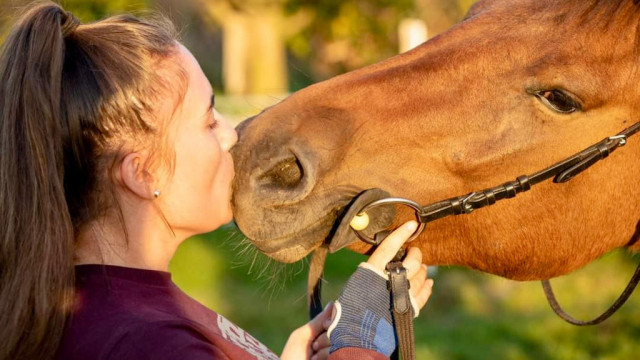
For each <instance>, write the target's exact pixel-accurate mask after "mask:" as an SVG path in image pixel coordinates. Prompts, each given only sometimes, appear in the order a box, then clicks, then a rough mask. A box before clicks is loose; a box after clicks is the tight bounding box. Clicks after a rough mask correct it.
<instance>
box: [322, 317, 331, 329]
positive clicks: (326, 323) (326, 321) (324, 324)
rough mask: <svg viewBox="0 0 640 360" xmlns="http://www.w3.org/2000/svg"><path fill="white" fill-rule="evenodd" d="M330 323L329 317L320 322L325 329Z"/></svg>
mask: <svg viewBox="0 0 640 360" xmlns="http://www.w3.org/2000/svg"><path fill="white" fill-rule="evenodd" d="M329 325H331V319H327V320H325V321H324V322H323V323H322V326H323V327H324V328H325V329H326V328H328V327H329Z"/></svg>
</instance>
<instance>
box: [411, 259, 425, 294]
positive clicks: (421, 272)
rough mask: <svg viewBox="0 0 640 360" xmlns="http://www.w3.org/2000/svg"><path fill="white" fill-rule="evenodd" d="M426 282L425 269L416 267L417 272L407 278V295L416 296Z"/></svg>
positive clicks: (421, 266)
mask: <svg viewBox="0 0 640 360" xmlns="http://www.w3.org/2000/svg"><path fill="white" fill-rule="evenodd" d="M426 280H427V267H426V266H424V265H420V266H418V270H417V271H416V272H415V274H413V276H411V277H409V293H410V294H411V295H413V296H414V297H415V296H416V295H418V292H420V289H422V287H423V286H424V283H425V281H426Z"/></svg>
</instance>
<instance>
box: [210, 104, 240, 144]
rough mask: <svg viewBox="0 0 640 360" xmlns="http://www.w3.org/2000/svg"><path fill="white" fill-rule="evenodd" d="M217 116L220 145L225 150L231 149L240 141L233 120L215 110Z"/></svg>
mask: <svg viewBox="0 0 640 360" xmlns="http://www.w3.org/2000/svg"><path fill="white" fill-rule="evenodd" d="M214 111H215V110H214ZM215 117H216V119H218V126H219V139H218V141H219V142H220V147H221V148H222V150H224V151H229V150H231V148H232V147H233V146H234V145H235V144H236V143H237V142H238V133H237V132H236V129H235V128H234V127H233V125H232V124H231V122H229V120H227V119H226V118H225V117H224V116H222V115H220V113H218V112H217V111H215Z"/></svg>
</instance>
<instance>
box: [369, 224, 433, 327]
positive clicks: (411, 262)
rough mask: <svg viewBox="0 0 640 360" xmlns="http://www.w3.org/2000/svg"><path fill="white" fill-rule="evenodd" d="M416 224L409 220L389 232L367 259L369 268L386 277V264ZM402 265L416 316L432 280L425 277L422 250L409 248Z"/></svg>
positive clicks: (425, 271)
mask: <svg viewBox="0 0 640 360" xmlns="http://www.w3.org/2000/svg"><path fill="white" fill-rule="evenodd" d="M417 226H418V224H417V223H416V222H415V221H409V222H407V223H405V224H404V225H402V226H400V227H399V228H397V229H396V230H395V231H393V232H392V233H391V234H389V236H388V237H387V238H386V239H384V241H383V242H382V244H380V245H379V246H378V248H377V249H376V250H375V251H374V252H373V254H371V256H370V257H369V260H368V261H367V264H368V265H369V268H370V269H371V270H374V271H376V272H378V273H379V274H381V276H383V277H386V274H385V269H386V266H387V264H388V263H389V262H390V261H391V260H393V258H394V257H395V256H396V253H397V252H398V250H400V248H401V247H402V245H403V244H404V243H405V242H406V241H407V239H408V238H410V237H411V235H413V232H414V231H415V230H416V228H417ZM402 265H404V267H405V269H407V278H408V279H409V283H410V284H411V286H410V289H409V293H410V294H411V297H412V299H411V300H412V303H413V306H414V311H415V315H416V316H417V315H418V311H419V310H420V309H422V308H423V307H424V306H425V305H426V304H427V300H429V297H430V296H431V288H432V287H433V280H432V279H427V266H426V265H424V264H423V263H422V252H421V251H420V249H418V248H416V247H411V248H409V250H408V251H407V256H406V257H405V258H404V260H403V261H402Z"/></svg>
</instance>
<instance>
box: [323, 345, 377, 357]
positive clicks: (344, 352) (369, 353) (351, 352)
mask: <svg viewBox="0 0 640 360" xmlns="http://www.w3.org/2000/svg"><path fill="white" fill-rule="evenodd" d="M353 359H358V360H389V358H388V357H386V356H384V355H383V354H381V353H379V352H377V351H374V350H369V349H361V348H354V347H346V348H341V349H339V350H336V351H334V352H332V353H331V355H329V360H353Z"/></svg>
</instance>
